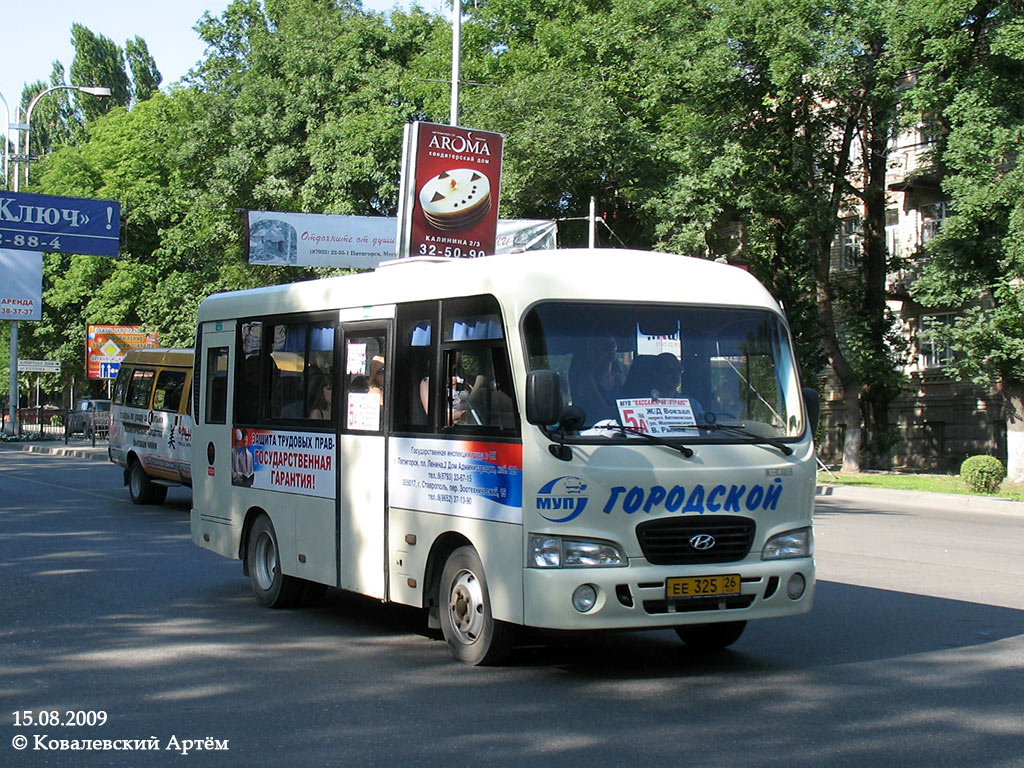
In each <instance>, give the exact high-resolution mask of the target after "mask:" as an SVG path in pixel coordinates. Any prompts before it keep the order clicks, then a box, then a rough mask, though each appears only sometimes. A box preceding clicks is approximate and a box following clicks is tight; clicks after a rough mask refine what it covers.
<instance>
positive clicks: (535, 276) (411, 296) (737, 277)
mask: <svg viewBox="0 0 1024 768" xmlns="http://www.w3.org/2000/svg"><path fill="white" fill-rule="evenodd" d="M484 293H491V294H494V295H495V296H497V298H498V299H499V301H500V302H501V304H502V305H503V306H505V308H506V309H507V310H508V311H512V312H514V313H515V314H516V315H517V316H518V314H520V313H521V312H522V311H524V310H525V309H526V307H528V306H530V305H531V304H533V303H535V302H537V301H541V300H547V299H561V300H596V301H630V302H653V303H673V304H707V305H719V306H722V305H724V306H748V307H764V308H770V309H773V310H775V311H779V308H778V304H776V302H775V301H774V299H772V297H771V295H770V294H769V293H768V291H767V290H766V289H765V288H764V286H763V285H761V283H760V282H758V281H757V279H755V278H754V277H753V276H752V275H750V274H749V273H747V272H746V271H745V270H742V269H739V268H737V267H733V266H730V265H728V264H723V263H718V262H714V261H709V260H707V259H697V258H692V257H689V256H679V255H675V254H668V253H656V252H651V251H635V250H626V249H610V248H599V249H593V250H590V249H578V250H574V249H560V250H549V251H526V252H523V253H509V254H500V255H495V256H485V257H482V258H476V259H430V258H411V259H400V260H395V261H391V262H385V263H384V264H382V265H381V266H380V267H378V268H377V269H376V270H375V271H373V272H363V273H360V274H355V275H347V276H342V277H331V278H324V279H321V280H312V281H307V282H301V283H290V284H286V285H277V286H270V287H266V288H255V289H252V290H248V291H234V292H229V293H220V294H214V295H212V296H209V297H207V298H206V299H205V300H204V301H203V303H202V304H201V305H200V308H199V318H198V319H199V321H200V322H203V321H209V320H227V319H232V318H236V317H245V316H247V315H249V314H254V313H258V314H288V313H290V312H299V311H308V310H310V309H314V308H319V309H334V308H339V309H343V308H351V307H369V306H373V305H378V304H393V303H397V302H404V301H420V300H426V299H439V298H446V297H451V296H472V295H476V294H484Z"/></svg>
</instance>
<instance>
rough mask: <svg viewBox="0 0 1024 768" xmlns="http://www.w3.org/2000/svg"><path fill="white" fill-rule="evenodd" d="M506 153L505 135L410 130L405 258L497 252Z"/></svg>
mask: <svg viewBox="0 0 1024 768" xmlns="http://www.w3.org/2000/svg"><path fill="white" fill-rule="evenodd" d="M503 149H504V137H503V136H502V135H501V134H500V133H490V132H487V131H476V130H472V129H469V128H459V127H455V126H450V125H437V124H434V123H413V124H411V125H408V126H406V131H405V147H404V149H403V167H402V193H401V198H400V210H399V214H398V218H399V243H398V250H397V255H398V256H399V257H406V256H442V257H449V258H473V257H476V256H486V255H487V254H491V253H494V250H495V239H496V230H497V225H498V201H499V192H500V188H501V159H502V152H503Z"/></svg>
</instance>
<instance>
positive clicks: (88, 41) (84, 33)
mask: <svg viewBox="0 0 1024 768" xmlns="http://www.w3.org/2000/svg"><path fill="white" fill-rule="evenodd" d="M71 42H72V44H73V45H74V46H75V58H74V61H72V62H71V84H72V85H88V86H105V87H107V88H109V89H110V93H111V95H110V97H109V98H106V99H102V98H95V97H92V96H85V95H82V96H78V97H77V99H76V100H77V102H78V108H79V109H80V110H81V111H82V114H83V115H84V116H85V119H86V121H89V120H92V119H93V118H96V117H99V116H100V115H105V114H106V113H107V112H109V111H110V110H111V109H113V108H114V107H117V106H122V107H125V106H128V104H129V102H130V99H131V86H130V83H129V82H128V74H127V72H125V67H124V52H123V51H122V50H121V46H119V45H118V44H117V43H115V42H114V41H113V40H111V39H110V38H109V37H105V36H104V35H97V34H95V33H93V32H92V31H91V30H90V29H89V28H88V27H85V26H83V25H81V24H72V25H71Z"/></svg>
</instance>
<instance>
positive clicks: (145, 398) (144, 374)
mask: <svg viewBox="0 0 1024 768" xmlns="http://www.w3.org/2000/svg"><path fill="white" fill-rule="evenodd" d="M154 376H156V371H153V370H146V369H142V368H136V369H135V370H134V371H133V372H132V379H131V381H130V382H129V384H128V398H127V404H128V405H130V406H133V407H135V408H146V409H148V408H149V393H150V392H152V391H153V378H154Z"/></svg>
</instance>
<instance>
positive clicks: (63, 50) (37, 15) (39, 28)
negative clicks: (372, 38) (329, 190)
mask: <svg viewBox="0 0 1024 768" xmlns="http://www.w3.org/2000/svg"><path fill="white" fill-rule="evenodd" d="M229 4H230V2H229V0H0V19H2V20H3V34H2V36H0V94H2V95H3V97H4V99H5V100H6V101H7V105H8V107H9V108H10V109H11V110H12V114H11V122H16V120H15V116H14V114H13V110H14V109H15V107H16V106H17V105H18V104H19V103H20V102H21V92H22V90H23V89H24V87H25V85H26V84H28V83H34V82H36V81H37V80H42V81H44V82H47V83H48V82H49V80H50V72H51V71H52V70H53V62H54V61H60V62H61V63H62V64H63V65H64V70H65V72H66V73H70V71H71V61H72V59H73V58H74V55H75V50H74V48H73V47H72V45H71V25H72V24H73V23H75V22H78V23H79V24H83V25H85V26H86V27H88V28H89V29H90V30H92V32H93V33H95V34H97V35H105V36H106V37H109V38H110V39H111V40H113V41H114V42H115V43H117V44H118V45H120V46H121V47H122V48H123V47H124V44H125V41H126V40H128V39H129V38H133V37H135V36H136V35H138V36H140V37H142V38H143V39H144V40H145V41H146V45H147V46H148V47H149V52H150V54H151V55H152V56H153V58H154V59H155V60H156V66H157V69H159V70H160V74H161V75H163V82H162V84H161V87H166V86H168V85H170V84H171V83H173V82H176V81H178V80H180V79H181V77H182V76H183V75H184V74H185V73H186V72H188V71H189V70H190V69H191V68H192V67H193V66H194V65H195V64H196V62H198V61H199V60H200V59H202V58H203V55H204V52H205V46H204V45H203V43H202V41H200V39H199V36H198V35H197V34H196V32H195V30H194V29H193V27H194V26H195V25H196V22H197V21H199V19H200V18H201V17H202V15H203V13H204V12H205V11H209V12H210V13H211V15H213V16H220V14H221V13H223V12H224V9H225V8H227V6H228V5H229ZM418 4H419V5H420V6H422V7H423V8H426V9H427V10H435V11H436V10H437V7H438V0H418ZM409 5H411V2H410V0H363V8H365V9H366V10H373V11H387V10H391V9H392V8H394V7H395V6H398V7H401V8H406V7H408V6H409ZM66 76H67V75H66ZM67 84H68V85H71V83H67ZM2 121H3V105H2V104H0V123H2Z"/></svg>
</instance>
